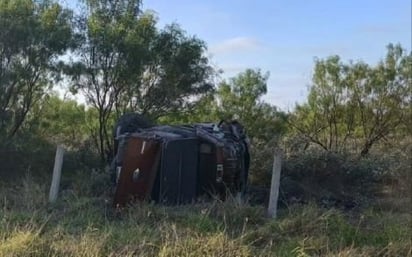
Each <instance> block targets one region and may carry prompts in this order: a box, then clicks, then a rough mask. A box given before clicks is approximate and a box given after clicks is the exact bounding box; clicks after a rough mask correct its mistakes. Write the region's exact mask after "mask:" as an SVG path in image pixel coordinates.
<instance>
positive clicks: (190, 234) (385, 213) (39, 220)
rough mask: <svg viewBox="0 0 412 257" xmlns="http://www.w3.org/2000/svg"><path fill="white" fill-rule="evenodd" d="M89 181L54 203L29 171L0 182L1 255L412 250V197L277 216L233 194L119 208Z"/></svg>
mask: <svg viewBox="0 0 412 257" xmlns="http://www.w3.org/2000/svg"><path fill="white" fill-rule="evenodd" d="M85 187H87V183H84V184H83V188H77V189H76V188H75V189H74V190H65V191H63V192H62V194H61V195H60V198H59V200H58V202H57V203H55V204H53V205H49V204H47V188H46V185H42V184H39V183H36V182H34V181H33V180H32V179H30V177H26V178H24V179H23V180H22V183H21V184H18V185H15V186H10V185H5V184H2V185H0V197H1V199H0V256H39V257H40V256H42V257H43V256H44V257H46V256H87V257H97V256H162V257H166V256H296V257H304V256H340V257H346V256H348V257H349V256H351V257H352V256H405V257H411V256H412V229H411V224H412V223H411V222H412V220H411V214H410V209H408V208H409V207H408V206H410V205H408V202H410V199H404V200H403V201H404V202H403V203H402V202H399V199H398V200H397V201H392V200H389V201H382V202H381V203H380V204H371V206H370V207H368V208H366V209H362V210H353V211H351V212H342V211H340V210H337V209H322V208H319V207H317V206H316V205H314V204H308V205H294V206H289V207H288V208H285V209H282V210H280V213H279V217H278V219H276V220H273V219H268V218H267V217H265V208H264V207H261V206H249V205H237V204H236V203H235V202H234V201H228V202H226V203H222V202H208V203H201V204H196V205H191V206H181V207H166V206H155V205H151V204H139V205H135V206H131V207H130V208H128V209H127V210H124V211H123V212H118V213H116V212H114V211H113V210H112V209H111V207H110V198H108V197H107V196H105V195H98V196H96V195H94V196H93V194H91V193H90V192H91V191H90V190H89V189H88V188H85ZM395 202H397V203H398V204H397V206H396V203H395Z"/></svg>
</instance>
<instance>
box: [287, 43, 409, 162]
mask: <svg viewBox="0 0 412 257" xmlns="http://www.w3.org/2000/svg"><path fill="white" fill-rule="evenodd" d="M387 50H388V51H387V54H386V57H385V59H384V60H382V61H381V62H379V64H378V65H376V66H370V65H368V64H366V63H363V62H356V63H353V62H350V63H348V64H345V63H342V61H341V60H340V58H339V56H331V57H329V58H327V59H326V60H318V61H316V63H315V70H314V76H313V85H312V87H311V89H310V93H309V96H308V102H307V103H306V104H303V105H300V106H297V109H296V112H295V113H294V114H293V115H292V116H293V118H292V119H291V121H290V124H291V126H292V127H293V128H294V129H295V130H296V131H297V132H298V133H300V134H302V135H303V136H304V137H305V138H306V139H307V140H308V142H310V143H314V144H316V145H318V146H320V147H321V148H323V149H324V150H327V151H332V152H339V151H351V152H357V153H359V154H360V155H362V156H365V155H367V154H368V153H369V151H370V149H371V147H372V146H373V145H375V144H376V143H377V142H379V141H381V140H384V139H386V138H387V137H388V136H390V135H391V134H393V133H395V132H396V130H397V129H398V128H399V127H400V125H401V124H402V123H403V122H404V121H405V120H410V117H408V116H407V115H408V114H409V112H410V101H411V97H412V95H411V92H412V75H411V74H412V71H411V65H410V64H411V61H412V55H411V54H408V53H407V52H406V50H405V49H403V48H402V47H401V46H400V45H396V46H394V45H389V46H388V48H387Z"/></svg>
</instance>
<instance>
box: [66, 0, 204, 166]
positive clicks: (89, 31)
mask: <svg viewBox="0 0 412 257" xmlns="http://www.w3.org/2000/svg"><path fill="white" fill-rule="evenodd" d="M86 5H87V7H88V10H90V11H89V12H88V13H86V14H85V16H84V17H83V19H82V20H81V22H80V26H79V29H80V31H82V34H83V41H82V46H81V47H80V48H79V49H78V51H77V52H76V56H77V57H78V58H79V62H77V63H75V64H74V65H73V66H72V67H71V69H69V70H68V71H69V75H71V77H72V79H73V82H74V84H75V86H74V87H73V89H75V90H80V91H81V92H82V93H83V95H84V96H85V98H86V100H87V101H88V103H89V104H90V105H91V106H93V107H94V108H96V110H97V112H98V120H99V126H98V127H99V130H98V134H99V152H100V155H101V159H102V160H106V159H107V158H108V157H109V156H108V155H107V154H108V153H111V152H112V144H111V140H110V139H111V135H110V132H111V129H110V127H111V125H112V122H111V121H113V120H114V119H115V116H117V117H118V116H119V115H121V114H123V113H125V112H131V111H133V112H139V113H141V114H144V115H147V116H150V117H151V118H158V117H160V116H162V115H166V114H168V113H169V112H172V111H176V110H179V109H180V108H183V107H184V106H186V105H188V104H189V103H190V102H193V97H195V96H198V95H202V94H203V93H205V92H207V91H209V90H211V88H212V86H211V85H210V84H209V83H208V82H207V80H208V78H209V76H210V75H211V73H212V70H211V68H210V67H209V66H208V60H207V58H205V57H204V51H205V46H204V43H203V42H202V41H200V40H198V39H197V38H195V37H189V36H187V35H186V34H185V33H184V31H183V30H181V29H180V27H179V26H177V25H174V24H173V25H170V26H166V28H165V29H163V30H160V31H159V30H158V29H156V26H155V25H156V18H155V17H154V16H153V15H152V14H151V13H149V12H142V11H141V10H140V1H138V0H121V1H110V0H105V1H94V0H88V1H86ZM113 114H116V115H113Z"/></svg>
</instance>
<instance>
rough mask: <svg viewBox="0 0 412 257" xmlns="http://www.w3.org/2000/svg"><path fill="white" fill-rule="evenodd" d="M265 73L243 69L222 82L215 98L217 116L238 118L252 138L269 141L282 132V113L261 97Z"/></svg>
mask: <svg viewBox="0 0 412 257" xmlns="http://www.w3.org/2000/svg"><path fill="white" fill-rule="evenodd" d="M268 78H269V74H268V73H266V74H262V72H261V71H260V70H252V69H247V70H245V71H244V72H241V73H239V74H238V75H237V76H235V77H233V78H230V79H229V80H228V81H223V82H222V83H221V84H220V85H219V87H218V89H217V94H216V98H215V104H214V105H215V106H216V107H215V109H216V112H217V116H218V117H220V118H223V119H234V118H236V119H238V120H239V121H240V122H241V123H242V124H243V125H244V126H245V127H246V129H247V131H248V134H249V136H250V137H251V138H252V139H255V140H261V141H269V140H271V139H273V137H277V136H279V135H280V134H282V133H283V132H284V131H285V122H284V121H285V119H286V115H284V114H283V113H282V112H280V111H278V110H277V108H276V107H275V106H273V105H270V104H268V103H266V102H264V101H263V100H262V97H263V96H264V95H265V94H266V92H267V80H268Z"/></svg>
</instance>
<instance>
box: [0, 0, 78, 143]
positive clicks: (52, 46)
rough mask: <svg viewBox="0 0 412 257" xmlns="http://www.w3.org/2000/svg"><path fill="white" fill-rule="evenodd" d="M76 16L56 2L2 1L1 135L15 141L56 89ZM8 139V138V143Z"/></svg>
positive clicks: (0, 53)
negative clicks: (37, 107)
mask: <svg viewBox="0 0 412 257" xmlns="http://www.w3.org/2000/svg"><path fill="white" fill-rule="evenodd" d="M70 18H71V12H70V11H69V10H67V9H63V8H62V7H61V6H60V5H59V4H57V3H54V2H51V1H32V0H16V1H9V0H0V131H1V133H0V134H1V135H2V136H4V139H7V138H9V139H10V138H12V137H14V136H15V135H16V133H17V132H18V131H19V129H20V128H21V126H22V125H23V124H24V122H25V120H26V117H27V116H28V114H29V112H30V111H31V108H32V107H33V105H35V104H36V103H37V102H39V101H41V100H42V98H43V97H44V95H45V93H46V92H47V90H48V89H49V88H51V87H52V78H53V75H56V74H58V73H55V71H57V68H58V67H59V65H58V64H59V57H60V56H62V55H63V54H64V53H65V51H66V50H67V49H69V48H70V47H71V46H72V40H71V39H72V35H73V32H72V27H71V22H70ZM4 139H3V140H4Z"/></svg>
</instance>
